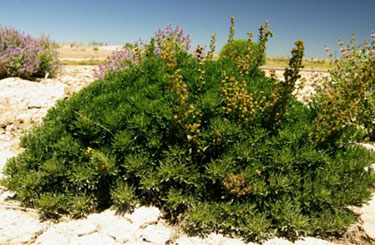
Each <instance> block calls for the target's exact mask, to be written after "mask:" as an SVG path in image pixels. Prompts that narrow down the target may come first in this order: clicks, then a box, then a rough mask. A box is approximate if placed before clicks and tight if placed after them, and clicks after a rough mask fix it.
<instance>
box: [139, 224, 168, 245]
mask: <svg viewBox="0 0 375 245" xmlns="http://www.w3.org/2000/svg"><path fill="white" fill-rule="evenodd" d="M141 232H142V234H141V236H140V238H139V239H138V240H140V241H147V242H151V243H154V244H165V243H166V242H167V241H168V240H169V239H170V237H171V236H172V233H173V231H172V229H170V228H168V227H166V226H164V225H162V224H157V225H149V226H147V227H146V228H145V229H143V230H142V231H141Z"/></svg>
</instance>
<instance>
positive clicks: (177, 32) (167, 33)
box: [94, 24, 190, 79]
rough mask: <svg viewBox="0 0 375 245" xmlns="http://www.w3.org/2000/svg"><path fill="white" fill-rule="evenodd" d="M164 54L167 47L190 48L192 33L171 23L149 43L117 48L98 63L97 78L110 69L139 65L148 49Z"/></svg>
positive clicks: (175, 50)
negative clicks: (186, 33) (187, 32)
mask: <svg viewBox="0 0 375 245" xmlns="http://www.w3.org/2000/svg"><path fill="white" fill-rule="evenodd" d="M150 46H152V48H151V50H152V52H153V53H154V54H156V55H158V56H162V55H163V52H164V53H165V51H166V49H169V48H171V49H173V51H174V52H178V51H188V50H189V49H190V35H184V30H183V28H181V27H180V26H179V25H178V24H177V25H176V26H173V25H172V24H169V25H167V26H166V28H165V29H164V30H161V29H160V28H159V30H158V31H157V32H156V33H155V35H154V37H153V38H151V40H150V42H149V43H145V42H143V41H142V40H139V41H138V42H135V44H134V45H125V46H123V47H122V48H121V49H120V50H116V51H114V52H113V53H112V55H110V56H109V57H108V58H107V59H106V60H105V61H104V62H103V63H101V64H99V65H98V69H96V70H95V71H94V76H95V78H96V79H102V78H104V76H105V75H106V74H107V73H108V72H109V71H121V70H123V69H126V68H128V67H129V66H133V65H135V66H136V65H138V64H139V63H140V62H141V61H142V60H143V59H144V58H145V57H146V56H147V55H149V54H148V50H150Z"/></svg>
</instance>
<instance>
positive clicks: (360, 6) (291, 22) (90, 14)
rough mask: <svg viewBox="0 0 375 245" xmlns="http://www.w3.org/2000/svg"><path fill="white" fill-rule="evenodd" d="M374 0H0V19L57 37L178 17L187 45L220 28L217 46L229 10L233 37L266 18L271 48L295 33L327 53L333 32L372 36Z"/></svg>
mask: <svg viewBox="0 0 375 245" xmlns="http://www.w3.org/2000/svg"><path fill="white" fill-rule="evenodd" d="M374 13H375V0H314V1H313V0H247V1H245V0H226V1H225V0H216V1H215V0H209V1H208V0H207V1H205V0H200V1H197V0H189V1H179V0H132V1H128V0H123V1H120V0H64V1H62V0H61V1H60V0H0V25H2V26H12V27H15V28H17V29H20V30H22V31H25V32H26V33H28V34H31V35H33V36H39V35H40V34H41V33H45V34H49V35H50V37H51V38H52V39H54V40H55V41H57V42H69V41H71V42H77V43H88V42H92V41H97V42H107V43H108V44H110V45H122V44H125V43H127V42H129V43H133V42H134V41H136V40H138V38H139V37H140V38H142V39H143V40H148V39H149V38H150V37H151V36H153V34H154V32H155V31H156V30H157V29H158V28H159V27H161V28H164V27H165V26H166V25H167V24H170V23H172V24H179V25H181V26H182V27H183V28H184V30H185V32H186V33H188V34H190V35H191V38H192V47H196V45H198V44H201V45H205V46H207V47H208V46H209V42H210V35H211V34H212V33H213V32H215V33H216V35H217V43H216V47H217V50H216V51H219V50H220V48H221V47H222V46H223V45H224V44H225V42H226V40H227V38H228V32H229V26H230V17H231V16H234V17H235V18H236V23H235V38H236V39H240V38H246V33H247V32H248V31H252V32H253V33H254V34H255V33H257V29H258V27H259V26H260V25H261V24H263V23H264V21H265V20H266V19H267V20H268V21H269V23H270V29H271V30H273V31H274V34H275V36H274V37H273V38H272V39H271V40H270V41H269V43H268V49H267V55H268V56H287V55H288V54H289V53H290V50H291V49H292V47H293V43H294V41H295V40H297V39H302V40H304V42H305V48H306V51H305V56H306V57H315V58H318V57H327V56H326V53H325V51H324V45H325V44H327V45H328V46H330V47H331V48H333V49H335V48H337V40H338V38H343V40H344V41H345V40H348V39H349V38H350V37H351V33H352V31H356V33H357V38H358V40H360V41H362V40H363V39H365V38H366V39H369V37H370V32H371V30H375V14H374Z"/></svg>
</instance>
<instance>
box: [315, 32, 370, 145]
mask: <svg viewBox="0 0 375 245" xmlns="http://www.w3.org/2000/svg"><path fill="white" fill-rule="evenodd" d="M371 37H372V41H371V42H370V43H369V42H367V41H365V42H364V44H363V45H361V44H357V43H356V42H355V41H356V38H355V33H353V37H352V39H351V40H350V41H349V42H348V43H347V44H346V45H344V43H343V42H342V41H341V40H340V41H339V46H340V47H341V48H340V51H341V57H339V58H337V59H334V60H333V65H334V68H333V69H331V70H330V71H329V75H330V76H329V78H326V79H322V80H321V81H320V82H319V83H318V86H316V90H317V91H318V93H317V95H318V96H317V97H316V98H314V100H316V102H315V103H318V104H321V105H325V106H322V108H323V111H322V112H321V113H320V115H321V116H319V117H318V118H317V120H316V121H315V123H316V124H317V125H318V127H321V130H320V131H321V132H322V135H321V136H319V137H326V136H328V135H330V134H331V133H333V132H335V130H337V129H338V128H340V127H341V126H342V125H345V126H346V127H353V126H354V127H359V128H362V129H364V130H365V131H366V134H367V136H368V138H369V140H371V141H375V116H374V115H375V114H374V113H375V33H372V35H371ZM327 51H329V49H328V48H327ZM331 56H332V54H331Z"/></svg>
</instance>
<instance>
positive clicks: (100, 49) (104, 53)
mask: <svg viewBox="0 0 375 245" xmlns="http://www.w3.org/2000/svg"><path fill="white" fill-rule="evenodd" d="M96 49H97V50H96ZM117 49H121V46H89V45H79V46H77V45H73V46H70V45H62V46H61V47H59V48H58V49H57V52H58V53H59V57H60V59H62V60H104V59H106V58H107V57H108V56H109V55H110V54H112V52H113V51H115V50H117Z"/></svg>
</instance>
